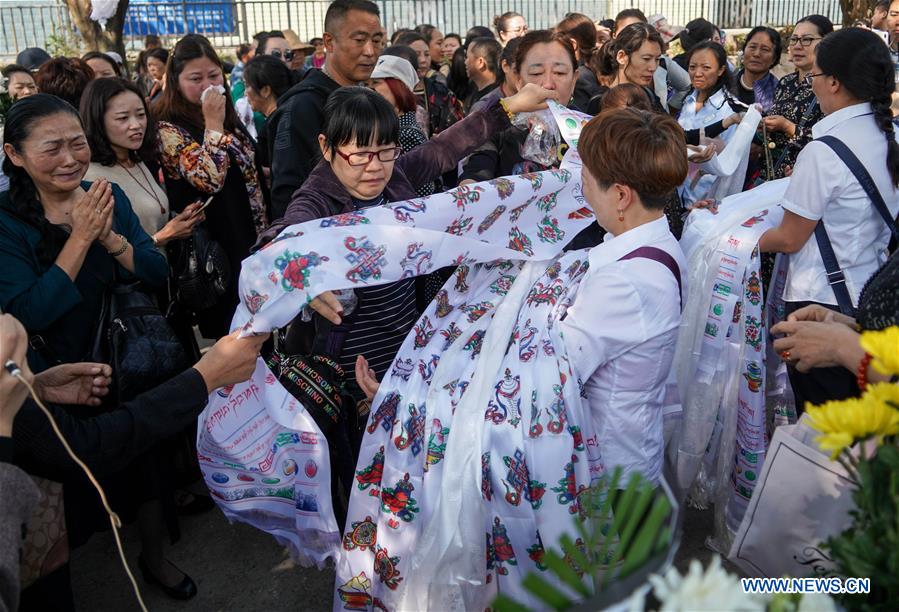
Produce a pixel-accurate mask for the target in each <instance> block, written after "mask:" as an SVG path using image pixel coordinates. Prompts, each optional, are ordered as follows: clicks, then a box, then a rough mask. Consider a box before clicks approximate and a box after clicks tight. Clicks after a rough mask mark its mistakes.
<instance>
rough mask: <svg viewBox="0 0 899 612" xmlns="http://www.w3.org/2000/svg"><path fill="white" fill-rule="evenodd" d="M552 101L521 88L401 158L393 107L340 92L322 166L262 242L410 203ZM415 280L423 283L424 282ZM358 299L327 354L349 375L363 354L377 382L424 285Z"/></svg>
mask: <svg viewBox="0 0 899 612" xmlns="http://www.w3.org/2000/svg"><path fill="white" fill-rule="evenodd" d="M555 97H556V92H553V91H549V90H547V89H543V88H541V87H538V86H537V85H534V84H531V85H527V86H526V87H525V88H524V89H522V90H521V91H519V92H518V93H517V94H515V95H513V96H509V97H507V98H504V99H503V100H502V101H496V102H494V103H493V104H492V105H490V106H489V107H487V108H485V109H483V110H481V111H478V112H475V113H472V114H470V115H469V116H468V117H466V118H465V119H463V120H462V121H460V122H458V123H456V124H455V125H453V126H452V127H450V128H449V129H447V130H445V131H443V132H441V133H440V134H438V135H437V136H435V137H434V138H432V139H431V140H430V141H428V142H426V143H424V144H422V145H420V146H418V147H415V148H414V149H412V150H411V151H409V152H408V153H405V154H403V155H402V156H401V155H400V153H401V152H402V147H401V146H400V140H399V131H400V124H399V118H398V116H397V113H396V110H395V109H394V107H393V106H392V105H391V104H390V103H389V102H388V101H387V100H385V99H384V97H383V96H381V95H380V94H378V93H376V92H374V91H372V90H370V89H367V88H364V87H342V88H340V89H338V90H337V91H335V92H334V93H333V94H331V96H330V97H329V98H328V101H327V103H326V105H325V117H327V118H328V121H327V124H326V125H325V129H324V133H323V134H320V135H319V137H318V138H319V144H320V146H321V151H322V156H323V159H322V160H321V161H320V162H319V164H318V165H317V166H316V167H315V169H314V170H313V171H312V173H311V174H310V175H309V178H308V179H306V182H304V183H303V186H302V187H301V188H300V189H298V190H297V191H296V193H295V194H294V196H293V200H292V201H291V203H290V205H289V206H288V208H287V212H286V213H285V215H284V217H283V218H282V219H280V220H279V221H277V222H276V223H275V224H274V225H273V226H272V227H271V228H269V229H268V230H266V232H265V233H264V234H263V236H262V238H261V240H260V242H268V241H270V240H271V239H273V238H274V237H275V236H276V235H277V234H278V233H279V232H280V231H281V230H283V229H284V228H285V227H287V226H289V225H293V224H296V223H303V222H304V221H309V220H312V219H318V218H323V217H330V216H333V215H336V214H338V213H352V212H354V211H356V210H361V209H363V208H368V207H370V206H378V205H381V204H385V203H387V202H402V201H403V200H412V199H414V198H416V197H417V195H416V190H417V189H419V188H420V187H421V186H422V185H425V184H427V183H429V182H431V181H434V180H435V179H436V178H438V177H439V176H441V175H442V174H444V173H445V172H447V171H449V170H452V169H453V168H455V167H456V165H457V164H458V163H459V160H460V159H462V158H463V157H465V156H467V155H470V154H471V153H472V152H473V151H474V150H475V149H476V148H477V147H479V146H480V145H481V144H483V143H484V142H485V141H486V140H487V139H488V138H489V137H490V136H491V135H492V134H494V133H496V132H500V131H502V130H504V129H506V128H508V127H509V125H510V123H509V115H510V114H514V113H518V112H527V111H532V110H537V109H539V108H540V107H545V104H544V103H545V101H546V100H547V98H555ZM459 189H466V188H464V187H460V188H459ZM409 205H410V206H415V205H417V204H416V203H410V204H409ZM397 210H398V211H399V210H400V209H397ZM420 278H421V279H422V281H423V279H425V278H427V277H420ZM356 297H357V298H358V304H357V306H356V307H355V310H354V311H353V312H352V313H351V314H349V313H348V315H347V316H348V317H352V319H351V320H350V319H348V320H347V321H345V322H343V321H341V319H340V318H339V317H334V319H333V320H332V321H331V323H333V324H334V327H333V328H332V331H331V333H330V335H329V338H328V343H327V347H328V349H329V351H330V352H331V353H333V354H334V356H335V357H336V358H337V362H338V363H339V364H340V365H341V367H342V368H343V370H344V371H345V372H352V371H353V370H354V368H355V364H356V358H357V357H358V356H359V355H362V354H363V353H364V354H365V357H366V358H367V359H368V362H369V366H370V367H371V368H372V370H373V371H374V372H375V375H376V376H377V377H378V378H381V377H382V376H383V375H384V374H385V372H386V371H387V369H388V367H389V366H390V365H391V362H392V360H393V358H394V356H395V355H396V353H397V351H398V350H399V348H400V345H401V344H402V343H403V340H404V339H405V337H406V334H407V333H408V332H409V330H410V329H411V328H412V325H413V324H414V323H415V321H416V319H417V318H418V316H419V314H420V312H421V311H422V310H423V309H424V307H425V306H427V302H426V301H425V299H426V298H425V285H424V282H416V279H404V280H401V281H397V282H395V283H389V284H386V285H380V286H378V287H371V288H363V289H357V290H356ZM321 302H324V303H326V304H328V305H332V306H334V310H335V311H340V312H342V306H340V305H339V304H338V302H337V299H336V298H335V297H334V296H333V295H332V294H330V293H326V294H324V295H323V296H321V300H319V299H317V300H316V301H315V302H313V304H312V306H313V308H316V307H317V305H318V304H319V303H321ZM304 327H305V328H306V329H304ZM308 333H309V329H308V326H303V325H301V324H298V323H297V322H295V323H294V324H293V325H292V326H291V329H290V332H289V333H288V336H287V341H286V343H285V345H286V346H285V347H284V348H285V352H287V353H293V352H297V351H298V350H299V348H298V347H300V346H303V345H305V342H306V341H307V340H308V337H307V335H308ZM354 391H355V392H356V396H357V399H362V397H364V394H363V393H362V392H361V390H359V389H355V390H354Z"/></svg>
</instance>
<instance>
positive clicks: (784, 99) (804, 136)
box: [762, 72, 824, 179]
mask: <svg viewBox="0 0 899 612" xmlns="http://www.w3.org/2000/svg"><path fill="white" fill-rule="evenodd" d="M814 97H815V94H814V92H812V87H811V85H808V84H807V83H806V82H805V79H800V78H799V73H798V72H794V73H793V74H788V75H787V76H785V77H784V78H782V79H781V80H780V82H779V83H778V84H777V89H775V90H774V103H773V104H772V105H771V108H770V110H768V112H767V113H766V115H769V116H770V115H782V116H784V117H786V118H787V119H789V120H790V121H792V122H793V123H795V124H796V135H795V136H793V137H792V138H788V137H787V135H786V134H784V133H783V132H770V133H769V134H768V138H769V139H770V140H771V142H773V143H774V144H775V147H776V148H775V149H774V150H773V151H772V153H771V160H772V163H776V162H777V160H778V159H780V156H781V154H782V153H783V152H784V150H786V155H785V156H784V159H783V161H782V162H781V164H780V165H779V166H778V167H777V168H775V170H774V176H773V177H765V178H775V179H779V178H783V177H784V176H785V174H784V172H785V171H786V169H787V168H789V167H792V166H793V165H795V164H796V158H797V157H798V156H799V152H800V151H801V150H802V149H803V147H805V145H807V144H808V143H809V142H811V141H812V126H813V125H815V124H816V123H818V121H820V120H821V119H822V118H823V117H824V113H823V112H821V107H820V105H818V104H817V102H815V103H814V107H812V108H811V112H808V111H809V109H810V107H809V105H810V104H812V100H813V99H814ZM807 112H808V117H807V118H806V120H805V124H804V125H802V126H800V124H801V123H802V118H803V116H805V115H806V113H807ZM762 173H763V175H764V173H765V170H763V171H762Z"/></svg>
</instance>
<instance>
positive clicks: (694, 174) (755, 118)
mask: <svg viewBox="0 0 899 612" xmlns="http://www.w3.org/2000/svg"><path fill="white" fill-rule="evenodd" d="M718 97H720V98H721V100H723V94H720V92H719V93H718V94H716V95H715V96H713V97H712V98H711V99H710V100H709V101H708V102H706V104H716V103H719V102H720V101H718V100H717V98H718ZM722 103H723V106H722V111H720V112H719V113H716V114H712V115H709V114H702V115H695V114H693V113H690V112H688V111H689V109H685V110H684V111H683V112H682V113H681V116H680V118H679V119H678V121H679V122H680V124H681V126H682V127H683V128H684V129H685V130H689V129H698V128H701V127H704V125H707V124H710V123H714V122H715V121H717V120H719V119H724V118H725V117H727V116H729V115H731V114H733V111H732V109H731V108H730V105H728V104H727V103H726V102H722ZM761 120H762V115H761V113H760V112H759V110H758V108H757V107H756V106H755V105H752V106H750V107H749V109H748V110H747V111H746V115H745V116H744V117H743V120H742V121H741V122H740V124H739V125H737V126H736V127H730V128H728V130H727V131H725V132H724V134H722V135H721V136H719V139H720V140H723V141H724V142H725V147H724V150H723V151H721V152H720V153H716V154H715V155H713V156H712V159H710V160H709V161H707V162H705V163H702V164H693V163H691V164H690V171H689V174H688V175H687V180H686V183H685V184H684V186H683V187H681V189H680V192H681V197H682V198H683V200H684V203H685V204H690V203H692V202H695V201H696V200H700V199H703V198H709V199H719V200H720V199H724V198H725V197H727V196H729V195H733V194H735V193H739V192H740V191H742V189H743V182H744V180H745V177H746V168H747V166H748V165H749V145H750V144H751V143H752V139H753V138H754V137H755V133H756V129H757V128H758V125H759V123H760V122H761ZM694 183H695V184H694Z"/></svg>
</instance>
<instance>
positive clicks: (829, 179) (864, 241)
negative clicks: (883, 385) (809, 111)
mask: <svg viewBox="0 0 899 612" xmlns="http://www.w3.org/2000/svg"><path fill="white" fill-rule="evenodd" d="M825 134H830V135H832V136H835V137H836V138H839V139H840V140H842V141H843V142H844V143H845V144H846V146H848V147H849V148H850V149H851V150H852V152H853V153H855V155H856V157H858V159H859V160H860V161H861V162H862V164H863V165H864V166H865V169H867V170H868V173H869V174H870V175H871V178H873V179H874V183H875V184H876V185H877V189H878V190H879V191H880V195H881V196H883V199H884V201H885V202H886V205H887V208H888V209H889V211H890V215H891V216H892V217H893V218H895V217H896V213H897V211H899V193H897V191H896V189H895V188H894V187H893V185H892V182H891V181H890V174H889V172H887V166H886V156H887V142H886V136H885V135H884V133H883V132H882V131H881V130H880V129H879V128H878V127H877V124H876V123H875V121H874V116H873V115H872V114H871V105H870V104H868V103H864V104H855V105H853V106H848V107H846V108H843V109H841V110H838V111H837V112H835V113H832V114H830V115H827V116H826V117H824V118H823V119H822V120H821V121H819V122H818V123H816V124H815V125H814V126H813V127H812V135H813V136H814V137H815V138H820V137H821V136H824V135H825ZM783 207H784V209H785V210H789V211H790V212H792V213H795V214H797V215H799V216H800V217H804V218H805V219H811V220H813V221H817V220H819V219H822V218H823V219H824V227H825V228H826V229H827V235H828V236H829V237H830V242H831V244H832V245H833V250H834V253H835V254H836V256H837V261H838V262H839V264H840V268H841V269H842V270H843V274H844V275H845V277H846V288H847V289H848V290H849V295H850V296H851V297H852V303H853V304H857V302H858V296H859V294H860V293H861V290H862V288H863V287H864V285H865V283H866V282H867V280H868V279H869V278H870V277H871V275H873V274H874V272H876V271H877V270H878V269H879V268H880V267H881V266H882V265H883V263H884V262H885V261H886V247H887V244H888V243H889V237H890V231H889V229H888V228H887V225H886V223H884V221H883V218H882V217H881V216H880V215H879V214H878V213H877V210H876V209H875V208H874V204H873V203H872V202H871V200H870V199H869V198H868V196H867V195H866V194H865V191H864V189H862V186H861V185H860V184H859V182H858V181H857V180H856V179H855V176H853V174H852V172H851V171H850V170H849V167H848V166H847V165H846V164H845V163H843V161H842V160H841V159H840V158H839V157H838V156H837V154H836V153H835V152H834V151H833V149H831V148H830V147H829V146H827V145H826V144H824V143H823V142H814V141H812V142H810V143H809V144H807V145H806V146H805V148H804V149H803V150H802V152H801V153H800V154H799V157H798V158H797V159H796V165H795V167H794V169H793V175H792V177H791V178H790V186H789V187H788V188H787V192H786V193H785V194H784V201H783ZM784 300H786V301H788V302H805V301H809V302H818V303H820V304H836V303H837V299H836V297H835V296H834V293H833V288H832V287H831V286H830V285H829V284H828V283H827V275H826V271H825V269H824V261H823V260H822V259H821V252H820V251H819V250H818V242H817V241H816V240H815V236H814V234H812V235H811V236H810V237H809V239H808V242H806V243H805V245H804V246H803V247H802V249H800V250H799V252H798V253H794V254H792V255H790V269H789V272H788V273H787V282H786V286H785V287H784Z"/></svg>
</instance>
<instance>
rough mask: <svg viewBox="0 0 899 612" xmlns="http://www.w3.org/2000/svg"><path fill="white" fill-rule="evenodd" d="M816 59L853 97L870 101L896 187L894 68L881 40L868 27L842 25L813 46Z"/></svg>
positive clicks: (898, 176)
mask: <svg viewBox="0 0 899 612" xmlns="http://www.w3.org/2000/svg"><path fill="white" fill-rule="evenodd" d="M815 61H816V62H817V64H818V68H820V69H821V72H822V73H823V74H825V75H828V76H832V77H833V78H835V79H836V80H837V81H839V82H840V84H841V85H842V86H843V87H845V88H846V90H847V91H848V92H849V93H851V94H852V95H853V96H854V97H855V98H857V99H858V100H860V101H862V102H870V103H871V108H872V110H873V111H874V120H875V121H876V122H877V127H879V128H880V129H881V131H883V133H884V137H885V138H886V140H887V171H888V172H889V173H890V180H891V181H892V183H893V185H894V186H896V187H899V143H897V142H896V135H895V132H894V130H893V113H892V111H891V109H890V105H891V103H892V94H893V91H894V89H895V86H896V83H895V68H894V66H893V59H892V57H890V51H889V49H888V48H887V46H886V45H885V44H883V40H881V38H880V37H879V36H877V35H876V34H874V33H873V32H871V31H869V30H863V29H861V28H845V29H842V30H839V31H836V32H834V33H832V34H828V35H827V36H825V37H824V40H822V41H821V42H820V43H818V47H817V48H816V50H815Z"/></svg>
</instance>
